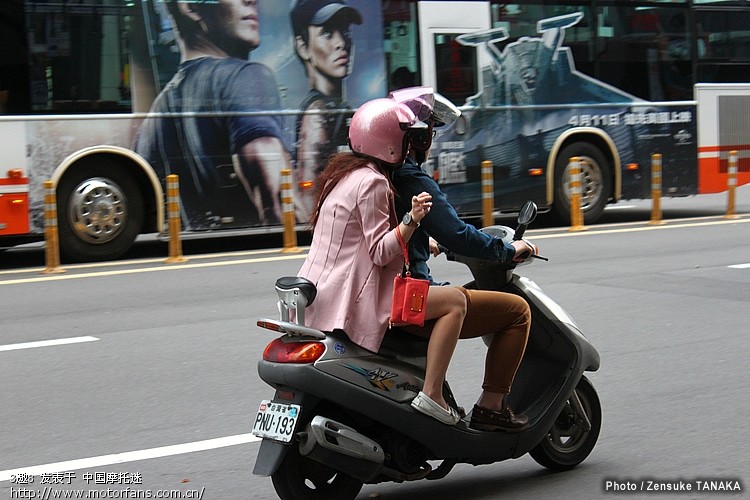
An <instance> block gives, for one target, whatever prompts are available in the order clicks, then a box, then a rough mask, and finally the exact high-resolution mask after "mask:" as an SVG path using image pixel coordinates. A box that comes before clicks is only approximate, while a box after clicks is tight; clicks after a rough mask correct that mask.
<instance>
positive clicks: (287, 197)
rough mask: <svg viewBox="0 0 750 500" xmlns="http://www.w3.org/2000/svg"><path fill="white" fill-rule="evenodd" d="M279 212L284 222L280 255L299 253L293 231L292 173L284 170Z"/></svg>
mask: <svg viewBox="0 0 750 500" xmlns="http://www.w3.org/2000/svg"><path fill="white" fill-rule="evenodd" d="M281 211H282V217H283V220H284V248H283V249H282V250H281V252H282V253H293V252H299V251H300V249H299V248H298V247H297V233H296V232H295V230H294V222H295V220H294V219H295V218H294V189H293V187H292V171H291V170H290V169H288V168H285V169H283V170H282V171H281Z"/></svg>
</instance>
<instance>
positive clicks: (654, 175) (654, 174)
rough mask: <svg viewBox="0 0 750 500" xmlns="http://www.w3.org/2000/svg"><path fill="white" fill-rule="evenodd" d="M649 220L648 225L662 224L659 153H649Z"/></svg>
mask: <svg viewBox="0 0 750 500" xmlns="http://www.w3.org/2000/svg"><path fill="white" fill-rule="evenodd" d="M651 202H652V205H651V220H650V221H649V223H648V225H649V226H658V225H660V224H664V221H663V220H662V218H661V155H660V154H659V153H654V154H652V155H651Z"/></svg>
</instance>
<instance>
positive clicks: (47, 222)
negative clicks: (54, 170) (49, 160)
mask: <svg viewBox="0 0 750 500" xmlns="http://www.w3.org/2000/svg"><path fill="white" fill-rule="evenodd" d="M44 260H45V262H46V264H47V267H46V268H45V269H44V271H42V272H43V273H44V274H55V273H64V272H65V269H63V268H61V267H60V240H59V233H58V230H57V194H56V193H55V185H54V183H53V182H52V181H44Z"/></svg>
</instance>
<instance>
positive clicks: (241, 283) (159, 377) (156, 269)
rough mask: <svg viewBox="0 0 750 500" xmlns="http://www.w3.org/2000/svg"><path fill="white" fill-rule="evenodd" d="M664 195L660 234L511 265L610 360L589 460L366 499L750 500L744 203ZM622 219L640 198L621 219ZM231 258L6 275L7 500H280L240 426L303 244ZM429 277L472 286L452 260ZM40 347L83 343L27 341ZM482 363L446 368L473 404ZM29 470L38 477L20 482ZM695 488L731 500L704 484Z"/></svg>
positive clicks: (259, 389) (467, 356) (592, 243)
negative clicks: (85, 496) (68, 497)
mask: <svg viewBox="0 0 750 500" xmlns="http://www.w3.org/2000/svg"><path fill="white" fill-rule="evenodd" d="M748 194H750V193H748ZM674 201H679V202H684V203H685V206H684V207H679V208H675V209H674V210H679V211H680V213H687V214H688V215H691V217H692V218H691V219H689V220H682V219H681V218H679V217H672V216H670V215H669V213H667V212H668V211H671V210H672V208H671V207H665V213H666V214H667V223H666V224H664V225H662V226H649V225H647V224H645V223H644V222H642V221H643V217H642V218H641V221H640V222H632V221H630V222H624V223H619V224H614V225H604V226H599V227H597V228H590V229H589V230H587V231H584V232H579V233H571V232H568V231H566V230H565V228H554V227H542V228H541V229H533V230H530V231H529V232H528V233H527V237H528V238H530V239H532V240H533V241H535V242H536V243H537V244H538V245H539V246H540V248H541V251H542V253H543V254H544V255H546V256H548V257H549V258H550V261H549V262H535V263H534V264H533V265H530V266H526V267H523V268H519V269H518V272H519V273H520V274H524V275H526V276H529V277H530V278H532V279H534V280H535V281H536V282H537V283H538V284H539V285H540V286H542V287H543V288H544V289H545V291H546V292H547V293H548V294H549V295H551V296H552V297H554V298H556V299H557V300H559V302H560V304H561V305H562V306H563V307H565V308H566V309H567V310H568V311H569V312H570V313H571V314H572V316H573V317H574V318H575V319H576V320H577V322H578V323H579V325H580V327H581V328H582V330H583V331H584V332H585V333H586V334H587V335H588V336H589V338H590V339H591V340H592V342H593V343H594V345H596V346H597V348H598V349H599V352H600V354H601V356H602V366H601V369H600V371H599V372H597V373H593V374H591V376H590V378H591V380H592V381H593V383H594V385H595V386H596V388H597V390H598V392H599V396H600V398H601V400H602V405H603V411H604V423H603V428H602V432H601V436H600V439H599V443H598V444H597V446H596V448H595V449H594V451H593V453H592V454H591V456H590V457H589V458H588V459H587V460H586V461H585V462H584V463H583V464H581V466H579V467H578V468H576V469H574V470H573V471H569V472H566V473H559V474H552V473H549V472H547V471H546V470H545V469H543V468H542V467H541V466H539V465H537V464H536V463H535V462H534V461H533V460H531V459H530V458H528V457H522V458H520V459H518V460H513V461H508V462H503V463H498V464H494V465H487V466H481V467H471V466H457V467H456V468H455V469H454V471H453V472H451V473H450V474H449V475H448V476H447V477H446V478H445V479H443V480H440V481H434V482H428V481H420V482H415V483H406V484H400V485H396V484H382V485H368V486H365V488H364V489H363V491H362V493H361V494H360V497H359V498H362V499H364V498H388V499H407V498H408V499H412V498H428V497H429V498H431V499H434V500H441V499H451V500H454V499H455V498H466V499H474V498H475V499H479V498H482V499H484V498H550V499H553V498H554V499H557V498H576V499H578V498H584V499H585V498H606V497H609V496H617V495H618V494H619V493H618V492H616V491H614V490H613V488H614V487H613V486H610V487H609V488H607V481H615V482H617V484H619V485H620V486H621V487H629V486H630V485H635V486H636V487H637V488H640V487H641V485H645V486H648V484H649V483H648V481H654V480H655V481H657V483H656V484H672V485H676V486H679V485H682V486H684V485H686V484H690V485H691V486H692V490H691V491H690V492H683V493H676V494H675V493H671V494H669V493H653V492H645V491H640V492H636V493H635V494H633V495H628V497H629V498H634V497H635V498H671V499H674V498H677V497H679V498H710V497H714V496H716V495H721V496H722V497H723V496H738V497H740V496H747V488H750V483H748V475H747V472H746V470H747V467H746V464H747V463H748V462H750V451H749V449H748V446H747V444H748V443H747V437H746V436H747V434H748V419H747V415H748V414H749V413H750V402H749V400H748V398H747V394H748V391H750V372H749V370H748V368H747V361H746V359H745V358H746V356H747V354H746V353H747V352H750V336H748V324H750V308H749V307H748V305H749V303H750V215H748V213H750V207H748V206H747V203H745V205H740V206H738V212H739V213H741V214H742V215H741V216H740V218H738V219H735V220H726V219H723V218H722V217H721V214H722V213H723V208H722V204H721V202H722V200H721V199H719V198H718V197H717V198H716V199H713V198H712V199H704V198H700V197H699V198H694V199H686V200H674ZM696 203H697V204H698V205H700V204H702V203H705V204H706V205H705V206H703V207H697V208H696V206H695V205H696ZM625 210H635V211H641V215H643V213H642V212H643V211H644V210H646V213H648V206H641V207H639V206H638V205H637V204H635V205H633V208H631V209H616V210H615V211H614V212H615V213H619V212H620V211H622V213H625ZM694 211H697V213H693V212H694ZM617 217H623V216H622V215H617ZM645 218H646V219H647V218H648V217H645ZM626 219H627V217H626ZM223 244H224V243H222V245H223ZM145 246H148V244H147V245H145ZM230 250H232V251H231V252H230V253H227V254H221V253H212V254H190V255H188V258H189V260H188V262H186V263H184V264H164V263H163V258H162V257H148V258H145V257H139V258H137V259H135V260H123V261H119V262H116V263H106V264H100V265H82V266H65V267H66V272H65V273H62V274H59V275H44V274H41V273H40V272H39V271H40V268H38V267H34V266H33V265H28V264H27V265H25V266H21V267H20V268H19V267H18V266H15V267H14V266H8V267H6V268H4V269H3V270H2V271H0V299H1V300H2V304H3V306H2V318H1V319H0V381H1V382H0V384H1V386H2V389H3V390H2V394H3V398H2V404H0V500H5V499H10V498H20V497H21V496H19V495H25V496H24V497H25V498H29V497H31V498H33V497H32V496H31V495H32V494H33V495H38V496H37V497H42V494H43V493H44V492H45V491H47V493H49V492H50V491H53V492H58V493H59V492H62V491H71V492H76V491H91V490H100V491H101V490H106V489H107V488H112V489H122V488H124V487H130V488H131V489H132V490H143V491H146V490H148V491H151V492H152V493H154V492H156V491H158V490H179V491H181V492H182V494H183V496H182V498H187V496H185V495H187V494H188V492H191V491H193V490H195V491H197V492H199V493H201V494H202V498H207V499H219V500H234V499H238V500H239V499H266V498H275V494H274V492H273V488H272V485H271V482H270V480H269V479H268V478H261V477H255V476H253V475H252V474H251V471H252V468H253V464H254V461H255V454H256V452H257V448H258V442H257V441H256V440H255V439H254V438H253V437H252V436H250V435H249V431H250V427H251V423H252V420H253V418H254V415H255V411H256V410H257V405H258V402H259V401H260V400H261V399H263V398H268V397H269V396H271V395H272V390H271V389H270V388H269V387H267V386H265V385H264V384H263V383H262V382H261V381H260V380H259V379H258V376H257V374H256V370H255V363H256V361H257V359H258V357H259V356H260V353H261V351H262V349H263V347H264V346H265V344H266V343H267V342H268V341H269V340H270V339H271V338H272V335H271V334H270V333H266V332H264V331H261V330H260V329H258V328H257V327H255V326H254V322H255V319H256V318H257V317H261V316H273V315H275V294H274V293H273V282H274V281H275V279H276V278H277V277H278V276H281V275H286V274H294V273H296V271H297V270H298V269H299V266H300V265H301V262H302V260H301V259H302V258H303V255H304V252H300V253H287V254H282V253H279V252H278V251H277V250H274V249H270V250H263V249H259V250H248V251H244V252H240V251H237V249H236V248H235V249H230ZM30 252H32V253H33V251H30ZM16 253H18V252H16ZM21 253H23V252H21ZM432 268H433V273H434V275H435V276H436V277H439V278H440V279H443V280H449V281H451V282H453V283H457V284H458V283H463V282H465V281H468V280H469V279H470V276H469V274H468V271H467V270H466V269H465V268H464V267H463V266H461V265H460V264H455V263H452V262H447V261H446V260H445V259H444V257H440V258H438V259H436V260H435V261H434V263H433V265H432ZM71 339H72V340H71ZM50 340H51V341H66V342H72V341H75V343H65V344H57V345H38V344H28V343H32V342H39V341H50ZM483 357H484V346H483V344H482V343H481V341H479V340H472V341H463V342H461V343H460V345H459V348H458V350H457V352H456V355H455V356H454V360H453V362H452V365H451V369H450V371H449V380H450V382H451V386H452V387H453V389H454V391H455V392H456V393H457V395H458V399H459V402H460V403H461V404H463V405H470V404H471V403H472V402H473V400H474V398H475V397H476V395H477V393H478V390H479V383H480V380H481V365H482V363H481V360H482V359H483ZM65 473H67V475H66V476H63V474H65ZM108 473H109V475H107V474H108ZM19 474H21V475H19ZM22 474H28V475H30V476H32V477H34V479H35V482H34V483H26V484H23V483H19V482H18V480H19V477H20V478H24V477H25V478H28V476H23V475H22ZM43 474H46V476H44V475H43ZM66 477H67V478H68V479H69V480H70V483H71V484H52V485H50V484H47V483H45V482H43V481H45V480H46V481H52V480H54V479H58V480H60V481H63V482H64V480H65V478H66ZM45 478H46V479H45ZM11 479H13V480H14V482H11ZM97 479H100V481H97ZM134 479H135V480H139V481H140V482H133V480H134ZM118 481H119V482H118ZM122 481H126V483H123V482H122ZM659 481H661V482H659ZM697 481H718V482H717V483H715V484H716V485H719V484H722V485H727V484H728V485H731V486H732V487H734V486H735V485H737V484H738V485H739V487H740V488H741V489H742V491H741V492H734V493H729V494H727V493H726V492H723V491H721V492H715V491H696V488H697V487H698V486H697V485H698V483H697ZM721 481H728V482H721ZM735 481H737V482H736V483H735ZM652 484H653V483H652ZM701 484H710V483H701ZM44 488H49V489H48V490H44ZM52 498H54V497H52Z"/></svg>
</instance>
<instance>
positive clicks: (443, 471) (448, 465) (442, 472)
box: [425, 460, 457, 479]
mask: <svg viewBox="0 0 750 500" xmlns="http://www.w3.org/2000/svg"><path fill="white" fill-rule="evenodd" d="M456 463H457V462H455V461H454V460H443V462H442V463H441V464H440V465H438V466H437V468H436V469H435V470H433V471H432V472H430V473H429V474H427V477H425V479H443V478H444V477H445V476H447V475H448V473H449V472H450V471H452V470H453V467H455V466H456Z"/></svg>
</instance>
